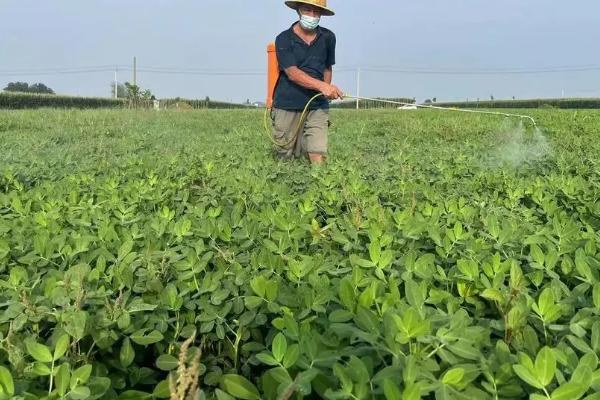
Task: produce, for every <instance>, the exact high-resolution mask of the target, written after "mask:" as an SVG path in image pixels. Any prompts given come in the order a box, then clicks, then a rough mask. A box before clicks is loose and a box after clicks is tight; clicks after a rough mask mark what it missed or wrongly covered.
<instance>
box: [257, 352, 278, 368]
mask: <svg viewBox="0 0 600 400" xmlns="http://www.w3.org/2000/svg"><path fill="white" fill-rule="evenodd" d="M255 357H256V358H257V359H258V361H260V362H261V363H263V364H267V365H270V366H272V367H275V366H277V365H279V361H277V360H276V359H275V358H274V357H273V356H272V355H271V354H270V353H258V354H257V355H256V356H255Z"/></svg>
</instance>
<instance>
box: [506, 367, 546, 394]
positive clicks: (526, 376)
mask: <svg viewBox="0 0 600 400" xmlns="http://www.w3.org/2000/svg"><path fill="white" fill-rule="evenodd" d="M513 369H514V371H515V373H516V374H517V376H518V377H519V378H521V379H522V380H523V381H525V382H527V383H528V384H529V385H531V386H533V387H534V388H537V389H543V388H544V385H542V384H541V383H540V382H539V380H538V378H537V377H536V376H535V375H533V373H532V372H531V371H530V370H529V369H527V368H525V367H524V366H522V365H520V364H517V365H513Z"/></svg>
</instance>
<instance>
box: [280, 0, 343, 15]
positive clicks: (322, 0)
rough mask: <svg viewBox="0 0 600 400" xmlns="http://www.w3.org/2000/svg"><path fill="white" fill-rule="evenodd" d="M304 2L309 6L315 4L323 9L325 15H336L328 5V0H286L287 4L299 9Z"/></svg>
mask: <svg viewBox="0 0 600 400" xmlns="http://www.w3.org/2000/svg"><path fill="white" fill-rule="evenodd" d="M302 4H308V5H309V6H315V7H317V8H320V9H321V10H322V11H323V15H327V16H332V15H335V13H334V12H333V10H332V9H331V8H328V7H327V0H295V1H286V2H285V5H286V6H288V7H289V8H293V9H294V10H297V9H298V7H300V6H301V5H302Z"/></svg>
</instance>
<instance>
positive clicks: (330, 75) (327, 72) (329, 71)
mask: <svg viewBox="0 0 600 400" xmlns="http://www.w3.org/2000/svg"><path fill="white" fill-rule="evenodd" d="M323 80H324V81H325V83H328V84H330V85H331V82H332V81H333V70H332V69H331V68H327V69H326V70H325V72H324V73H323Z"/></svg>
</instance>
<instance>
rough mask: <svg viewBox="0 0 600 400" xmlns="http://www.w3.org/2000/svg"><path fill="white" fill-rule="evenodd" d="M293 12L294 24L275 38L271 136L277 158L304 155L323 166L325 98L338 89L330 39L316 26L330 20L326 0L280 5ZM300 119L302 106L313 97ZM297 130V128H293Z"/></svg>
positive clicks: (326, 125)
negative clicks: (276, 74)
mask: <svg viewBox="0 0 600 400" xmlns="http://www.w3.org/2000/svg"><path fill="white" fill-rule="evenodd" d="M285 4H286V5H287V6H288V7H290V8H292V9H293V10H295V11H296V13H297V14H298V18H299V19H298V21H297V22H295V23H294V24H293V25H292V26H291V27H290V28H289V29H288V30H285V31H283V32H282V33H280V34H279V35H278V36H277V39H276V40H275V47H276V52H277V60H278V62H279V69H280V72H281V74H280V77H279V80H278V82H277V86H276V88H275V93H274V99H273V110H272V113H271V118H272V119H273V127H274V132H273V136H274V139H275V142H277V143H278V145H276V146H275V151H276V153H277V156H278V157H279V158H281V159H290V158H293V157H300V156H306V155H308V159H309V160H310V162H311V163H313V164H321V163H323V161H324V159H325V156H326V155H327V131H328V128H329V100H335V99H337V98H342V97H343V95H344V94H343V93H342V91H341V90H340V89H339V88H338V87H337V86H335V85H332V84H331V81H332V78H333V71H332V67H333V65H334V64H335V45H336V38H335V35H334V33H333V32H331V31H330V30H329V29H326V28H323V27H321V26H319V22H320V19H321V16H332V15H334V12H333V11H332V10H331V9H329V8H328V7H327V0H298V1H286V2H285ZM318 93H321V94H322V96H319V97H317V98H316V99H315V100H313V102H312V103H311V105H310V108H309V111H308V112H307V114H306V116H305V118H304V121H300V119H301V115H302V111H303V110H304V107H305V106H306V104H307V103H308V102H309V101H310V99H311V98H313V97H314V96H315V95H316V94H318ZM299 126H300V129H298V127H299Z"/></svg>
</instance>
